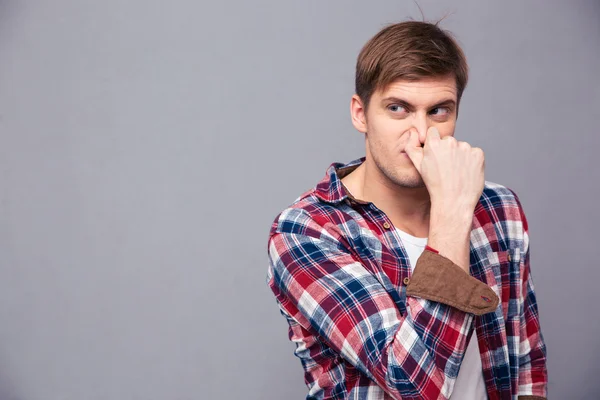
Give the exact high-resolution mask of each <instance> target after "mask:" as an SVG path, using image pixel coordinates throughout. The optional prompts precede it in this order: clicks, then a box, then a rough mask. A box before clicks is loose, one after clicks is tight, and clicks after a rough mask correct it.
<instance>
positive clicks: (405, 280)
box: [402, 277, 410, 285]
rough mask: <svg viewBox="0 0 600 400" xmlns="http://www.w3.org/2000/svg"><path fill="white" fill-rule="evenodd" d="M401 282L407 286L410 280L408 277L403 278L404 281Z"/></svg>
mask: <svg viewBox="0 0 600 400" xmlns="http://www.w3.org/2000/svg"><path fill="white" fill-rule="evenodd" d="M402 282H404V284H405V285H408V282H410V279H408V277H406V278H404V280H403V281H402Z"/></svg>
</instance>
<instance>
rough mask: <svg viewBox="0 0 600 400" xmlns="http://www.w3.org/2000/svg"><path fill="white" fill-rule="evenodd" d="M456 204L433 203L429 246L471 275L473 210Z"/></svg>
mask: <svg viewBox="0 0 600 400" xmlns="http://www.w3.org/2000/svg"><path fill="white" fill-rule="evenodd" d="M469 208H470V207H460V206H459V205H456V204H451V205H447V204H442V203H435V202H434V203H432V205H431V213H430V222H429V240H428V244H429V246H431V247H432V248H434V249H436V250H437V251H439V253H440V254H441V255H443V256H444V257H446V258H448V259H450V260H451V261H452V262H454V263H455V264H456V265H458V266H459V267H461V268H462V269H463V270H464V271H465V272H466V273H467V274H468V273H469V265H470V262H469V242H470V235H471V227H472V223H473V210H470V209H469Z"/></svg>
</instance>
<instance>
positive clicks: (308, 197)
mask: <svg viewBox="0 0 600 400" xmlns="http://www.w3.org/2000/svg"><path fill="white" fill-rule="evenodd" d="M340 212H341V211H340V210H339V209H338V207H336V205H335V204H330V203H326V202H322V201H320V200H319V198H318V197H317V196H315V195H314V193H313V191H312V190H311V191H307V192H305V193H304V194H303V195H301V196H300V197H298V198H297V199H296V200H295V201H294V202H293V203H292V204H290V205H289V206H287V207H286V208H284V209H283V210H282V211H280V212H279V213H278V214H277V215H276V216H275V218H274V220H273V222H272V224H271V229H270V233H269V237H272V236H273V235H275V234H277V233H284V234H296V235H304V236H309V237H313V238H325V237H329V236H337V235H332V233H333V232H331V229H328V228H329V227H330V226H331V225H332V221H334V220H335V218H334V217H333V216H334V215H335V214H338V213H340ZM329 238H330V239H333V237H329Z"/></svg>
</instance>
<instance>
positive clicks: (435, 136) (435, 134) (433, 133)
mask: <svg viewBox="0 0 600 400" xmlns="http://www.w3.org/2000/svg"><path fill="white" fill-rule="evenodd" d="M439 140H440V131H438V129H437V128H436V127H435V126H432V127H430V128H429V129H427V135H426V136H425V145H426V146H427V144H428V143H429V144H430V143H432V142H435V141H439Z"/></svg>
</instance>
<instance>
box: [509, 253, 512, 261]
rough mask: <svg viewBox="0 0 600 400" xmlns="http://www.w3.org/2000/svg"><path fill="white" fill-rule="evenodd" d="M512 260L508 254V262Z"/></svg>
mask: <svg viewBox="0 0 600 400" xmlns="http://www.w3.org/2000/svg"><path fill="white" fill-rule="evenodd" d="M510 261H512V257H511V256H510V254H509V255H508V262H510Z"/></svg>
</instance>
